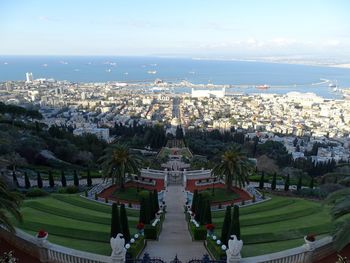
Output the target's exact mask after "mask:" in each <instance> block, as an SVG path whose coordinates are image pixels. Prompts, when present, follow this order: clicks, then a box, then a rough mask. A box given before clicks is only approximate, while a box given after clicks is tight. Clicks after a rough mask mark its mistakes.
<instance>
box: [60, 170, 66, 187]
mask: <svg viewBox="0 0 350 263" xmlns="http://www.w3.org/2000/svg"><path fill="white" fill-rule="evenodd" d="M61 183H62V187H66V186H67V179H66V176H65V175H64V171H61Z"/></svg>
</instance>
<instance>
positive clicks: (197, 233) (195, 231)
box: [190, 223, 207, 240]
mask: <svg viewBox="0 0 350 263" xmlns="http://www.w3.org/2000/svg"><path fill="white" fill-rule="evenodd" d="M190 224H191V231H192V235H193V239H194V240H205V239H206V238H207V229H206V228H205V226H199V227H196V226H195V225H193V224H192V223H190Z"/></svg>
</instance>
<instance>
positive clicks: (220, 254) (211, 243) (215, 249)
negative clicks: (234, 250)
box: [206, 237, 226, 260]
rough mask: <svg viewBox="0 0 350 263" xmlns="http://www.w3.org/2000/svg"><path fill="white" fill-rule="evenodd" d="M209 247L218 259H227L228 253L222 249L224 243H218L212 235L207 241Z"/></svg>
mask: <svg viewBox="0 0 350 263" xmlns="http://www.w3.org/2000/svg"><path fill="white" fill-rule="evenodd" d="M206 246H207V249H208V250H209V252H210V254H211V255H212V256H213V257H214V258H215V259H216V260H225V259H226V253H225V251H223V250H222V249H221V246H222V244H220V245H217V244H216V240H215V241H214V240H213V239H211V238H210V237H209V238H207V242H206Z"/></svg>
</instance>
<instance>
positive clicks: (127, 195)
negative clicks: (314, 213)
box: [113, 187, 147, 202]
mask: <svg viewBox="0 0 350 263" xmlns="http://www.w3.org/2000/svg"><path fill="white" fill-rule="evenodd" d="M141 191H147V190H141V187H140V189H139V192H138V191H137V188H135V187H129V188H125V189H124V190H120V189H118V190H116V191H115V192H114V193H113V196H114V197H116V198H118V199H120V200H127V201H133V202H138V201H139V193H140V192H141Z"/></svg>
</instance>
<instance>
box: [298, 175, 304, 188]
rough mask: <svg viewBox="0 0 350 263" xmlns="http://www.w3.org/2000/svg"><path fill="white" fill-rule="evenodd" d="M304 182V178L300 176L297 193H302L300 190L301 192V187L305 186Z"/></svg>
mask: <svg viewBox="0 0 350 263" xmlns="http://www.w3.org/2000/svg"><path fill="white" fill-rule="evenodd" d="M302 180H303V178H302V176H301V175H300V176H299V179H298V184H297V191H300V190H301V187H302V184H303V182H302Z"/></svg>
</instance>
